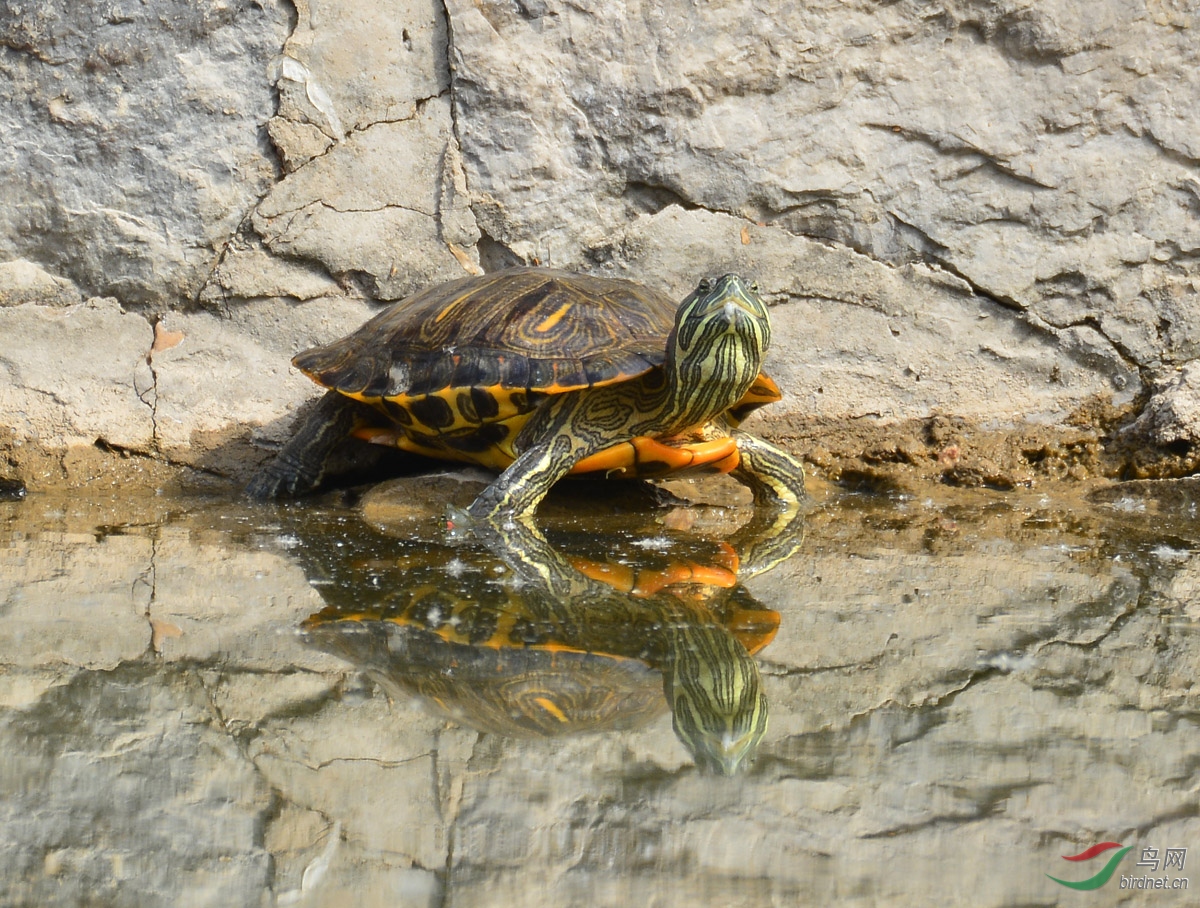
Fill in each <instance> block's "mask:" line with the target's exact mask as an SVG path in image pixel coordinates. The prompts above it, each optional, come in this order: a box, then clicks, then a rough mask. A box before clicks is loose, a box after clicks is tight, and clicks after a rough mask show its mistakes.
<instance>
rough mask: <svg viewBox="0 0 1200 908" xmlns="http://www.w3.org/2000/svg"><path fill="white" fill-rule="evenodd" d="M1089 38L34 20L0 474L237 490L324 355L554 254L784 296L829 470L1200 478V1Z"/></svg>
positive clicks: (767, 24) (76, 11)
mask: <svg viewBox="0 0 1200 908" xmlns="http://www.w3.org/2000/svg"><path fill="white" fill-rule="evenodd" d="M1084 9H1085V7H1084V6H1082V5H1080V4H1078V3H1073V2H1070V0H1048V2H1038V3H1033V2H1028V0H941V2H934V3H917V2H899V3H891V4H884V5H880V4H875V3H867V2H851V3H845V2H841V0H838V2H815V3H805V4H802V5H792V6H790V7H787V8H786V9H781V8H778V5H777V4H771V3H765V2H745V0H739V2H713V3H705V4H700V5H695V4H687V3H682V2H671V3H659V2H655V3H640V2H628V3H618V4H614V3H603V4H602V3H587V2H583V3H565V2H559V0H518V2H499V0H473V2H465V0H446V2H445V3H441V2H433V0H400V2H396V3H386V4H384V3H362V2H349V0H330V2H322V0H313V2H299V0H298V2H296V3H295V4H294V5H289V4H286V3H282V2H275V0H207V2H199V3H192V2H188V3H183V2H172V0H155V2H153V3H149V4H143V3H136V2H131V0H130V2H126V0H116V2H114V3H110V4H106V5H105V6H104V7H103V8H100V7H91V6H78V5H74V4H68V3H65V2H61V3H60V2H51V3H39V4H29V3H24V2H20V0H4V2H2V3H0V72H2V73H3V78H2V79H0V134H3V135H4V136H6V137H7V140H6V141H5V142H4V143H3V145H2V146H0V195H2V197H3V198H4V200H5V204H4V205H3V206H2V208H0V337H3V339H4V343H3V344H0V416H2V419H0V424H2V425H3V426H4V428H3V429H2V430H0V446H3V453H4V455H5V456H6V458H7V461H8V464H7V466H6V467H4V470H5V471H6V472H7V473H17V474H19V475H21V477H22V478H25V479H26V481H28V482H32V483H34V484H37V483H44V484H46V483H48V484H53V483H55V482H59V481H61V480H63V479H64V478H66V479H67V480H68V481H78V480H79V476H78V475H72V473H71V470H70V469H68V468H67V466H66V465H65V461H64V460H63V459H62V456H63V452H65V451H68V450H70V449H71V448H78V447H80V446H93V445H96V444H99V445H100V447H101V448H103V449H104V451H106V452H111V451H114V450H115V451H120V452H123V453H124V454H126V455H129V454H133V455H146V456H149V457H152V458H156V459H161V460H166V461H169V462H171V463H180V464H186V465H189V466H192V467H199V468H202V469H206V470H209V471H212V472H217V473H220V474H222V475H230V476H233V477H235V478H238V477H240V476H243V475H244V474H245V471H246V470H247V469H248V468H249V467H250V466H252V465H253V464H254V463H257V462H260V461H261V460H262V459H263V458H264V457H265V456H267V452H268V451H269V449H270V447H271V445H272V444H274V443H276V442H277V441H278V440H279V439H280V438H282V437H283V435H284V434H286V431H287V428H288V425H289V423H290V421H291V419H292V417H293V415H294V411H295V409H296V408H297V407H298V406H300V405H301V404H302V403H303V402H304V401H305V400H306V399H307V398H309V397H311V396H312V395H313V393H314V389H313V388H312V386H311V385H310V384H309V383H308V382H307V381H306V380H304V379H302V378H300V377H298V376H297V374H296V373H295V372H294V370H291V369H290V367H289V365H288V359H289V357H290V356H291V355H292V354H293V353H295V352H297V351H298V350H299V349H302V348H303V347H305V346H307V345H310V344H312V343H315V342H321V341H326V340H329V339H331V338H332V337H334V336H337V335H338V334H340V333H342V332H344V331H346V330H348V329H350V328H352V327H354V326H355V325H356V324H357V323H358V322H360V321H361V320H362V319H363V318H365V317H366V316H367V315H369V314H370V313H371V312H372V311H375V309H377V307H378V305H379V303H380V302H386V301H390V300H396V299H399V298H402V297H403V296H404V295H405V294H407V293H409V292H410V291H412V290H414V289H416V288H419V287H421V286H424V285H427V284H429V283H431V282H436V281H440V280H444V279H447V278H452V277H455V276H459V275H462V274H464V273H468V272H476V271H479V270H480V269H482V270H492V269H495V268H498V267H503V266H504V265H507V264H512V263H520V262H524V263H535V262H537V263H542V264H549V265H554V266H560V267H566V268H575V269H583V270H588V271H592V272H595V273H599V274H607V275H621V276H631V277H634V278H637V279H639V280H643V281H645V282H647V283H650V284H653V285H655V286H657V287H661V288H663V289H666V290H668V291H669V292H671V293H673V294H676V295H682V294H684V293H686V292H687V291H688V290H689V289H690V288H691V287H692V286H693V285H694V283H695V282H696V280H697V279H698V278H699V277H701V276H703V275H706V274H711V273H714V272H720V271H723V270H738V271H740V272H743V273H745V274H748V275H752V276H754V277H755V278H756V279H757V280H758V281H759V283H760V285H761V286H762V289H763V292H764V295H765V296H766V298H767V299H768V301H769V302H770V303H771V304H772V305H773V307H774V309H773V315H774V319H775V335H776V338H777V342H776V346H775V348H774V349H773V351H772V352H771V354H770V359H769V361H768V367H769V369H770V371H771V372H772V374H774V375H775V376H776V377H777V378H778V380H779V382H780V384H781V386H782V387H783V388H784V390H785V393H786V395H787V396H786V398H785V400H784V401H783V403H781V404H779V405H777V406H775V407H773V408H771V409H770V412H769V413H768V414H765V415H763V416H762V417H759V418H760V419H761V423H760V426H759V430H760V431H762V432H763V433H764V434H768V435H771V436H773V437H775V438H777V439H781V440H784V441H785V442H786V441H788V440H791V442H792V443H793V444H794V446H796V447H798V448H799V447H803V448H805V449H807V448H809V447H819V448H821V449H822V450H823V451H825V452H827V453H828V454H829V455H830V456H829V457H828V458H826V459H825V460H824V461H822V460H821V459H820V458H816V459H815V462H816V463H817V466H818V467H822V468H827V469H828V470H829V472H830V474H831V475H836V474H837V472H838V469H839V464H844V461H845V458H847V457H851V458H853V457H859V458H861V456H862V455H863V454H864V452H865V451H866V449H867V448H868V447H870V444H876V443H879V442H880V441H881V440H883V441H884V442H886V439H887V438H888V436H889V433H891V432H892V431H893V429H894V427H896V426H908V427H909V428H910V429H911V427H912V426H917V427H920V426H921V425H925V424H927V422H928V420H929V419H930V417H933V416H935V415H940V416H943V417H956V418H961V419H962V420H965V422H964V423H963V425H964V426H966V427H968V428H971V429H972V430H973V431H975V432H976V433H984V432H986V431H987V430H998V431H1000V432H1001V433H1004V432H1008V431H1010V430H1011V428H1012V427H1014V426H1016V427H1022V426H1024V427H1028V426H1042V427H1049V428H1047V429H1046V430H1045V431H1046V432H1050V433H1051V434H1053V433H1052V430H1053V429H1056V428H1057V427H1063V426H1067V425H1070V426H1072V429H1071V432H1074V433H1075V434H1076V435H1077V434H1078V432H1079V431H1080V430H1081V428H1082V430H1084V431H1085V434H1086V435H1087V438H1086V439H1085V443H1086V444H1090V445H1092V446H1093V447H1097V448H1102V449H1113V450H1115V449H1116V448H1117V447H1120V444H1122V443H1124V444H1125V445H1126V447H1127V448H1128V447H1130V446H1132V447H1134V448H1138V449H1141V448H1144V447H1145V445H1146V443H1147V442H1150V443H1159V444H1162V445H1165V446H1167V447H1166V449H1165V450H1166V451H1167V452H1168V454H1169V455H1170V456H1171V458H1173V459H1169V460H1168V466H1167V467H1166V468H1165V469H1166V470H1167V471H1168V472H1169V471H1172V470H1173V471H1175V472H1187V471H1190V470H1192V469H1194V468H1195V467H1196V466H1197V465H1198V463H1200V458H1198V457H1197V455H1196V453H1195V451H1196V449H1197V446H1198V443H1200V422H1198V421H1197V415H1196V414H1197V412H1198V411H1200V406H1198V404H1197V399H1198V395H1200V391H1198V390H1197V382H1196V377H1195V375H1194V374H1193V373H1194V372H1195V369H1194V367H1193V368H1192V369H1190V370H1189V369H1188V364H1189V363H1192V362H1194V361H1195V360H1196V358H1197V355H1198V345H1200V284H1198V281H1200V265H1198V259H1197V252H1198V250H1200V218H1198V217H1197V215H1198V213H1200V169H1198V163H1200V126H1198V125H1197V124H1198V122H1200V121H1197V119H1196V117H1195V115H1194V113H1195V111H1196V110H1197V109H1200V75H1198V74H1200V41H1197V26H1198V25H1200V9H1198V8H1197V6H1196V5H1195V3H1194V2H1191V0H1147V2H1135V0H1110V2H1102V3H1092V4H1087V5H1086V13H1085V12H1084ZM864 427H867V428H868V429H869V430H870V431H869V432H868V433H867V434H868V435H869V436H870V443H869V444H868V443H865V442H863V440H862V439H863V430H864ZM981 437H982V436H981V435H978V434H976V435H974V436H972V438H975V439H976V445H975V449H976V452H977V453H981V452H983V447H982V445H981V443H980V442H979V441H978V439H979V438H981ZM1055 437H1056V438H1058V441H1059V442H1061V438H1060V437H1058V436H1055ZM1052 441H1053V440H1051V441H1047V440H1046V438H1042V439H1041V440H1040V441H1035V442H1034V443H1032V448H1033V449H1037V448H1038V445H1039V444H1041V445H1042V446H1043V447H1045V446H1046V445H1047V444H1051V445H1052ZM1029 447H1030V446H1028V445H1027V446H1026V448H1027V449H1028V448H1029ZM943 448H944V446H942V447H938V446H937V445H936V444H933V443H932V442H931V443H930V444H929V449H928V450H927V451H924V452H923V453H921V455H920V457H919V458H918V460H921V461H922V462H923V463H924V462H926V461H927V462H928V463H927V464H926V465H927V466H928V465H932V467H933V468H938V467H939V466H940V465H941V462H940V461H939V456H940V455H941V453H942V451H943ZM969 448H970V446H969V445H968V446H966V447H962V448H961V449H960V454H962V455H963V456H967V455H968V453H969ZM992 453H993V454H994V451H993V452H992ZM1019 459H1020V458H1019V457H1017V460H1019ZM1026 460H1028V458H1026ZM1051 460H1053V458H1051ZM1043 461H1046V458H1045V457H1042V458H1041V459H1040V460H1039V461H1038V462H1043ZM47 464H48V465H49V466H47ZM1025 465H1026V466H1027V465H1028V464H1027V463H1026V464H1025ZM1003 466H1004V465H1002V467H1003ZM1018 466H1020V464H1018ZM1060 466H1061V463H1060ZM1011 467H1013V464H1008V465H1007V467H1006V468H1011ZM1128 469H1129V458H1128V457H1125V458H1124V459H1122V457H1117V458H1116V459H1115V460H1111V459H1110V460H1109V461H1106V462H1103V463H1101V462H1100V461H1099V460H1098V461H1097V463H1096V464H1095V465H1094V470H1093V472H1095V471H1099V472H1107V473H1110V474H1114V473H1120V472H1122V471H1123V470H1128ZM984 472H986V471H984ZM1059 472H1060V473H1061V472H1064V471H1063V470H1059ZM1151 472H1152V471H1151ZM1010 473H1011V470H1010Z"/></svg>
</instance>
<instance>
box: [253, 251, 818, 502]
mask: <svg viewBox="0 0 1200 908" xmlns="http://www.w3.org/2000/svg"><path fill="white" fill-rule="evenodd" d="M770 339H771V324H770V317H769V315H768V312H767V307H766V306H765V304H764V303H763V301H762V299H761V298H760V297H759V295H758V292H757V287H756V285H754V284H747V283H746V282H745V281H744V280H743V279H742V278H741V277H740V276H738V275H736V274H726V275H724V276H722V277H720V278H718V279H716V280H710V279H704V280H701V281H700V282H699V285H698V286H697V288H696V290H695V291H693V292H692V293H691V294H689V295H688V296H687V297H686V298H685V299H684V300H683V301H682V303H680V304H678V305H677V304H676V303H675V302H674V301H673V300H672V299H671V298H670V297H668V296H666V295H665V294H662V293H659V292H657V291H654V290H652V289H650V288H648V287H645V286H642V285H641V284H638V283H636V282H634V281H630V280H625V279H622V278H603V277H596V276H591V275H585V274H576V273H572V272H568V271H563V270H557V269H551V268H542V267H519V268H511V269H506V270H502V271H498V272H494V273H490V274H484V275H477V276H470V277H464V278H461V279H458V280H454V281H450V282H448V283H445V284H441V285H438V286H434V287H431V288H428V289H425V290H422V291H420V292H418V293H416V294H415V295H413V296H411V297H408V298H407V299H404V300H402V301H400V302H398V303H396V304H394V305H392V306H391V307H389V308H387V309H385V310H383V311H382V312H380V313H379V314H377V315H376V316H375V317H373V318H372V319H370V320H369V321H368V322H366V323H365V324H364V325H363V326H362V327H360V328H359V329H358V330H357V331H355V332H353V333H351V334H350V335H348V336H346V337H344V338H342V339H341V340H337V341H334V342H333V343H330V344H327V345H324V346H319V347H315V348H313V349H310V350H307V351H305V352H303V353H300V354H299V355H297V356H296V357H295V358H294V359H293V360H292V362H293V364H294V365H295V366H296V367H297V368H298V369H300V371H302V372H303V373H305V374H306V375H308V376H309V377H310V378H312V379H313V380H314V381H316V382H317V383H318V384H319V385H321V386H323V387H325V388H327V389H329V390H328V391H327V393H326V394H325V396H324V397H323V398H322V399H321V400H320V402H319V403H318V405H317V406H316V407H315V408H314V409H313V410H312V411H311V413H310V414H309V415H308V416H307V418H306V419H304V420H303V421H302V422H301V423H300V424H299V426H298V428H297V430H296V432H295V434H294V436H293V437H292V439H291V440H290V441H289V442H287V443H286V444H285V445H284V447H283V448H282V449H281V450H280V452H279V454H278V455H277V457H276V458H275V459H274V461H272V462H271V463H269V464H267V465H266V466H265V467H264V468H262V469H261V470H260V471H259V472H258V473H257V474H256V475H255V476H254V477H253V478H252V479H251V481H250V483H249V485H248V486H247V492H248V493H249V494H250V496H252V497H254V498H259V499H273V498H280V497H290V496H295V495H300V494H304V493H306V492H308V491H311V490H313V489H315V488H316V487H317V486H318V485H319V483H320V480H321V477H322V474H323V472H324V467H325V462H326V459H327V458H328V456H329V454H330V453H331V452H332V451H333V449H334V447H335V446H336V445H337V444H338V443H339V442H340V441H341V440H342V439H343V438H345V437H346V436H347V435H355V436H357V437H360V438H363V439H366V440H368V441H373V442H377V443H383V444H389V445H395V446H397V447H400V448H402V449H405V450H408V451H413V452H416V453H419V454H424V455H429V456H432V457H435V458H440V459H446V460H456V461H466V462H471V463H476V464H480V465H482V466H485V467H489V468H492V469H495V470H500V471H502V472H501V473H500V475H499V476H498V477H497V478H496V479H495V481H493V482H492V483H491V484H490V485H489V486H488V487H487V488H486V489H484V490H483V491H482V492H481V493H480V494H479V496H478V497H477V498H476V499H475V501H474V502H473V503H472V504H471V506H470V507H469V509H468V510H467V513H466V515H463V516H464V517H465V518H467V519H469V520H487V521H491V522H493V523H497V524H499V523H503V522H504V521H506V520H508V519H511V518H522V519H525V518H529V517H530V516H531V515H532V514H533V512H534V511H535V509H536V508H537V505H538V504H539V503H540V501H541V500H542V498H543V497H544V496H545V495H546V493H547V492H548V491H549V489H550V488H551V487H552V486H553V485H554V483H556V482H557V481H558V480H559V479H561V478H562V477H564V476H565V475H567V474H568V473H571V472H574V473H577V474H593V475H604V476H609V477H643V478H644V477H655V476H660V475H664V474H667V473H670V472H674V471H680V470H685V469H693V470H695V469H705V470H713V471H718V472H727V473H730V474H731V475H732V476H733V477H734V478H735V479H737V480H738V481H740V482H742V483H743V484H745V485H747V486H748V487H749V488H750V489H751V491H752V492H753V493H754V498H755V502H756V503H759V504H773V505H776V506H781V507H783V508H790V507H793V506H795V505H797V503H798V502H799V501H800V500H801V499H802V498H803V497H804V470H803V467H802V465H801V464H800V462H799V461H798V460H797V459H795V458H794V457H792V456H791V455H790V454H788V453H786V452H784V451H782V450H780V449H779V448H777V447H775V446H773V445H770V444H768V443H767V442H765V441H762V440H761V439H758V438H755V437H754V436H752V435H748V434H745V433H743V432H740V431H737V427H738V426H739V425H740V423H741V422H742V420H743V419H744V418H745V417H746V416H747V415H748V414H749V413H750V412H752V411H753V410H755V409H757V408H758V407H760V406H763V405H765V404H768V403H772V402H774V401H776V400H779V399H780V396H781V395H780V391H779V388H778V386H777V385H776V384H775V382H774V381H773V380H772V379H771V378H769V377H768V376H767V375H765V374H764V373H763V372H762V371H761V365H762V358H763V354H764V353H765V352H766V350H767V347H768V345H769V344H770Z"/></svg>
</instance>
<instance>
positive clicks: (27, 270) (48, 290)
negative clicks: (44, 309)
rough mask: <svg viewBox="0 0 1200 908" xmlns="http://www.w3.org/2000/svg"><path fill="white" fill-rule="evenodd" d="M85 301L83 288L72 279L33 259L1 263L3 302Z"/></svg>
mask: <svg viewBox="0 0 1200 908" xmlns="http://www.w3.org/2000/svg"><path fill="white" fill-rule="evenodd" d="M81 302H83V298H82V297H81V296H80V295H79V288H77V287H75V286H74V285H73V284H72V283H71V282H70V281H67V280H64V279H63V278H60V277H55V276H54V275H52V274H49V273H48V272H46V271H45V270H43V269H42V268H39V267H38V266H37V265H35V264H33V262H26V261H24V260H22V259H17V260H16V261H13V262H4V263H3V264H0V306H19V305H21V304H22V303H37V304H39V305H42V306H69V305H71V304H74V303H81Z"/></svg>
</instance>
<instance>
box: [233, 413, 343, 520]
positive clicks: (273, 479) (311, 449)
mask: <svg viewBox="0 0 1200 908" xmlns="http://www.w3.org/2000/svg"><path fill="white" fill-rule="evenodd" d="M364 407H365V405H364V404H360V403H358V402H357V401H354V400H351V399H350V398H348V397H346V396H345V395H343V394H339V393H338V392H337V391H330V392H328V393H327V394H326V395H325V396H324V397H322V398H321V399H320V401H318V402H317V405H316V407H315V408H314V409H313V410H312V412H311V413H309V414H308V416H307V417H305V418H304V420H303V421H302V422H301V423H300V425H299V428H298V429H297V430H296V434H295V435H293V436H292V438H291V440H290V441H288V443H287V444H285V445H284V446H283V448H282V449H280V451H279V453H278V454H277V455H276V456H275V459H274V460H273V461H271V462H270V463H269V464H267V465H266V466H265V467H263V468H262V469H261V470H259V471H258V472H257V473H255V474H254V476H253V477H251V479H250V482H249V484H247V486H246V494H247V495H249V496H250V497H251V498H257V499H259V500H260V501H267V500H271V499H275V498H291V497H293V496H296V495H303V494H304V493H305V492H311V491H312V490H313V489H315V488H316V487H317V486H318V485H319V484H320V482H321V476H322V474H324V472H325V462H326V461H327V460H328V459H329V455H330V454H331V453H332V452H333V449H334V448H335V447H337V445H338V443H339V442H340V441H341V440H342V439H344V438H345V437H346V436H348V435H349V434H350V432H351V431H352V430H353V429H354V428H355V427H356V426H357V425H358V424H359V423H360V422H362V421H363V409H364Z"/></svg>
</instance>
